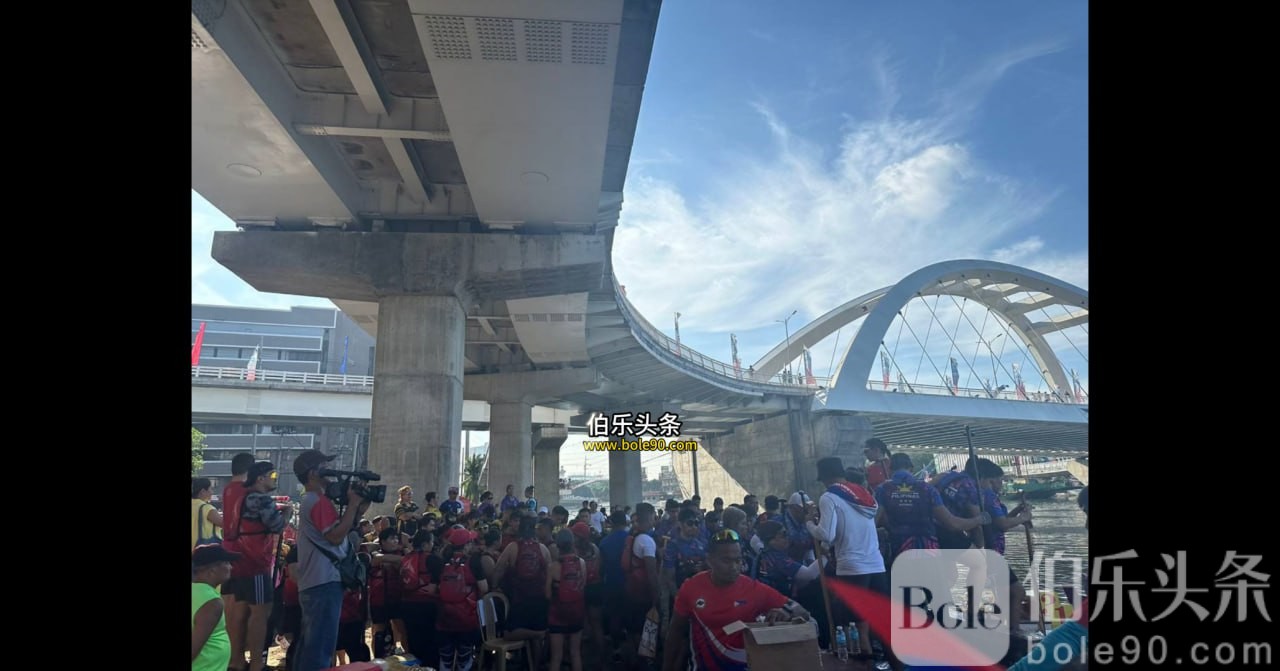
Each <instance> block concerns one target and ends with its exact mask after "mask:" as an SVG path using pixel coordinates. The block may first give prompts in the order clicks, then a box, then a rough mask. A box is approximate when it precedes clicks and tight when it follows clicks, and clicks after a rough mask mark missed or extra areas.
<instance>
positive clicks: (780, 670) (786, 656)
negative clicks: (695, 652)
mask: <svg viewBox="0 0 1280 671" xmlns="http://www.w3.org/2000/svg"><path fill="white" fill-rule="evenodd" d="M734 624H739V623H734ZM742 624H743V626H744V628H745V629H746V631H744V632H743V633H742V639H743V641H744V642H745V643H746V647H747V667H748V668H750V669H751V671H796V670H798V669H820V668H822V655H821V653H819V651H818V632H817V631H816V630H815V629H814V628H813V623H812V622H805V623H803V624H775V625H773V626H772V627H771V626H769V625H767V624H765V623H763V622H748V623H742ZM728 630H729V627H725V631H728Z"/></svg>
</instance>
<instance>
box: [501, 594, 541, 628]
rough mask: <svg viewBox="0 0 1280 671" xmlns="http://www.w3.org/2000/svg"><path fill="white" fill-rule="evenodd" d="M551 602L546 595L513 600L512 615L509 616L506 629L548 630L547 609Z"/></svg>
mask: <svg viewBox="0 0 1280 671" xmlns="http://www.w3.org/2000/svg"><path fill="white" fill-rule="evenodd" d="M550 607H551V602H550V601H548V600H547V599H546V598H545V597H523V598H521V599H518V600H517V599H512V600H511V616H510V617H508V618H507V624H506V627H505V629H506V630H507V631H513V630H515V629H528V630H529V631H546V630H547V610H548V609H549V608H550Z"/></svg>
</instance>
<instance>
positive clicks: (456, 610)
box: [436, 554, 480, 631]
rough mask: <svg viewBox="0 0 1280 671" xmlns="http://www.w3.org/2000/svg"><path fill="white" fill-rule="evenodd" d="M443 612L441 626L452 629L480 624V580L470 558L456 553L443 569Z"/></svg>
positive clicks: (438, 615) (441, 627) (456, 629)
mask: <svg viewBox="0 0 1280 671" xmlns="http://www.w3.org/2000/svg"><path fill="white" fill-rule="evenodd" d="M439 594H440V611H439V612H438V614H437V616H436V622H437V627H438V628H440V629H442V630H449V631H465V630H468V629H476V628H479V626H480V620H479V613H478V611H477V610H476V579H475V575H474V574H472V572H471V567H470V566H468V565H467V558H466V557H465V556H463V555H460V554H459V555H454V556H453V558H452V559H450V560H449V561H448V562H447V563H446V564H445V565H444V569H443V570H442V571H441V572H440V592H439Z"/></svg>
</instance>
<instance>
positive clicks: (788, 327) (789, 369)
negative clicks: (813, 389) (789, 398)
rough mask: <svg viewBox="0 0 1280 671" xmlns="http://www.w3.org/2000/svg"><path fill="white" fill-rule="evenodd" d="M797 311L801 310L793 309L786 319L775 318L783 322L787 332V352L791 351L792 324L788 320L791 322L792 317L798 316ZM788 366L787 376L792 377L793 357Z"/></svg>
mask: <svg viewBox="0 0 1280 671" xmlns="http://www.w3.org/2000/svg"><path fill="white" fill-rule="evenodd" d="M797 312H799V310H792V311H791V314H789V315H787V318H786V319H775V320H774V321H775V322H782V330H783V332H784V333H786V335H787V353H788V354H790V353H791V326H790V324H788V322H790V321H791V318H792V317H794V316H796V313H797ZM786 368H787V377H788V378H790V377H791V359H787V367H786Z"/></svg>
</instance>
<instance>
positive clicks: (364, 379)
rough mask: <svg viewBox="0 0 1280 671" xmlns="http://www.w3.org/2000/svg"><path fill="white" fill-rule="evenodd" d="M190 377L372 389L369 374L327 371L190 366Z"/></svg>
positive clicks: (371, 377)
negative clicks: (251, 372) (250, 371)
mask: <svg viewBox="0 0 1280 671" xmlns="http://www.w3.org/2000/svg"><path fill="white" fill-rule="evenodd" d="M191 377H193V378H205V379H217V380H245V381H251V382H283V383H289V384H316V385H337V386H343V387H367V388H369V389H373V376H371V375H331V374H327V373H298V372H294V371H283V370H262V369H259V370H255V371H253V374H252V375H250V373H249V370H248V369H246V368H220V367H215V366H192V367H191Z"/></svg>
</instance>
